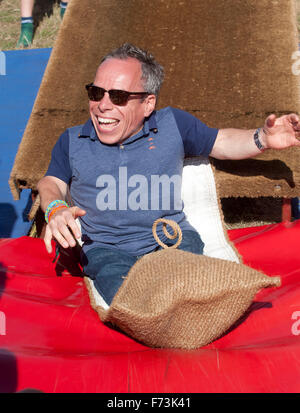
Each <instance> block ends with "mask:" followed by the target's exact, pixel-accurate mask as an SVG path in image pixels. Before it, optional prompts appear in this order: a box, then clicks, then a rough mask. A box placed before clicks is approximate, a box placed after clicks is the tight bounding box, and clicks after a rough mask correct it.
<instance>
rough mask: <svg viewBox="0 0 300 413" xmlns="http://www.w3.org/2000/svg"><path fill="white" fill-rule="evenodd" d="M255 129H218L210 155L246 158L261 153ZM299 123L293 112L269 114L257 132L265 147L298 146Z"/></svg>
mask: <svg viewBox="0 0 300 413" xmlns="http://www.w3.org/2000/svg"><path fill="white" fill-rule="evenodd" d="M254 133H255V130H254V129H253V130H242V129H220V130H219V132H218V135H217V139H216V142H215V144H214V147H213V149H212V152H211V154H210V155H211V156H212V157H214V158H217V159H246V158H251V157H254V156H256V155H258V154H260V153H261V150H260V149H259V148H258V147H257V145H256V144H255V141H254ZM299 137H300V123H299V117H298V116H297V115H295V114H290V115H284V116H281V117H280V118H276V116H275V115H270V116H269V117H268V118H267V119H266V121H265V124H264V127H263V128H261V130H260V132H259V140H260V142H261V144H262V145H263V147H264V148H265V149H285V148H289V147H291V146H300V142H299V140H298V139H299Z"/></svg>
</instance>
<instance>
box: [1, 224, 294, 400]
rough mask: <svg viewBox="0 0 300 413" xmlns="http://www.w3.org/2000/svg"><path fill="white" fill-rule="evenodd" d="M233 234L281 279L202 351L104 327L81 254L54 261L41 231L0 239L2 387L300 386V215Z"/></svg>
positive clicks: (247, 257)
mask: <svg viewBox="0 0 300 413" xmlns="http://www.w3.org/2000/svg"><path fill="white" fill-rule="evenodd" d="M229 237H230V239H231V240H233V241H234V243H235V245H236V247H237V249H238V251H239V252H240V253H241V255H242V256H243V258H244V263H245V264H247V265H249V266H251V267H254V268H256V269H258V270H261V271H263V272H265V273H266V274H268V275H281V278H282V286H281V287H280V288H276V289H274V288H273V289H265V290H262V291H260V292H259V293H258V294H257V295H256V297H255V300H254V302H253V304H252V305H251V307H250V308H249V310H248V311H247V312H246V314H245V315H244V316H243V317H242V319H240V320H239V321H238V323H236V325H234V326H233V327H232V328H231V329H230V331H229V332H227V334H225V335H223V337H221V338H219V339H218V340H216V341H215V342H213V343H211V344H210V345H208V346H206V347H203V348H199V349H197V350H193V351H183V350H168V349H152V348H148V347H146V346H144V345H142V344H140V343H138V342H135V341H134V340H132V339H131V338H129V337H127V336H125V335H123V334H122V333H120V332H118V331H114V330H112V329H110V328H109V327H107V326H105V325H103V324H102V323H101V322H100V320H99V318H98V315H97V314H96V312H95V311H94V310H92V308H91V307H90V303H89V297H88V293H87V291H86V288H85V285H84V281H83V279H82V274H81V271H80V267H79V266H78V265H77V264H76V261H74V260H73V259H72V257H70V256H69V255H67V254H65V253H64V254H61V256H60V258H59V261H58V262H56V263H53V262H52V261H53V258H54V257H53V256H49V255H48V254H47V252H46V250H45V248H44V244H43V241H42V240H41V239H37V238H29V237H26V236H24V237H21V238H16V239H2V240H0V263H1V273H0V275H1V276H0V367H1V368H0V392H17V391H20V390H23V389H26V388H34V389H38V390H41V391H43V392H49V393H62V392H72V393H73V392H79V393H81V392H88V393H94V392H101V393H112V392H114V393H123V392H124V393H131V392H132V393H148V392H153V393H164V392H166V393H173V392H174V393H175V392H176V393H187V392H188V393H196V392H208V393H210V392H221V393H224V392H225V393H226V392H247V393H249V392H251V393H252V392H259V393H262V392H266V393H267V392H281V393H287V392H299V391H300V380H299V376H300V255H299V252H298V241H299V239H300V221H295V222H294V223H289V224H284V223H281V224H276V225H268V226H264V227H255V228H244V229H238V230H231V231H229Z"/></svg>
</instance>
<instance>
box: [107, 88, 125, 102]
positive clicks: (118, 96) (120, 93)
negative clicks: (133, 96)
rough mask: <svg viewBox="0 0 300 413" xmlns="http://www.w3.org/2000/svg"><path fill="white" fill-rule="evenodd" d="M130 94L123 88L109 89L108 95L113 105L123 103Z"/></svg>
mask: <svg viewBox="0 0 300 413" xmlns="http://www.w3.org/2000/svg"><path fill="white" fill-rule="evenodd" d="M129 96H130V93H129V92H126V91H125V90H110V91H109V97H110V100H111V101H112V103H113V104H114V105H125V104H126V103H127V101H128V98H129Z"/></svg>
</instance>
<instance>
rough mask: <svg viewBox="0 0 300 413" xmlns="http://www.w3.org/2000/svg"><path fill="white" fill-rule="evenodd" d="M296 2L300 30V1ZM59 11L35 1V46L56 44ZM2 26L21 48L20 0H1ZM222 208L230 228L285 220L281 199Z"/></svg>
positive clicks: (9, 45)
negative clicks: (282, 214) (19, 43)
mask: <svg viewBox="0 0 300 413" xmlns="http://www.w3.org/2000/svg"><path fill="white" fill-rule="evenodd" d="M99 1H101V0H99ZM295 1H296V5H297V25H298V30H299V33H300V0H295ZM59 10H60V9H59V0H36V1H35V5H34V12H33V15H34V21H35V34H34V39H33V44H32V46H31V48H46V47H53V45H54V42H55V39H56V37H57V34H58V31H59V27H60V24H61V19H60V15H59ZM0 28H1V29H0V50H14V49H18V48H17V46H16V45H17V41H18V38H19V34H20V0H0ZM299 39H300V36H299ZM222 207H223V212H224V218H225V222H226V224H227V226H228V228H235V227H241V226H250V225H263V224H267V223H273V222H280V221H281V200H280V199H274V198H259V199H258V198H254V199H249V198H240V199H238V200H237V199H232V198H229V199H223V200H222Z"/></svg>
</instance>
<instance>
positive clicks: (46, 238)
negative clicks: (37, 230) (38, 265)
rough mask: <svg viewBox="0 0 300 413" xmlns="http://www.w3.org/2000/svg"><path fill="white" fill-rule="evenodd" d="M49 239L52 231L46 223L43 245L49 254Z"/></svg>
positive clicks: (50, 248)
mask: <svg viewBox="0 0 300 413" xmlns="http://www.w3.org/2000/svg"><path fill="white" fill-rule="evenodd" d="M51 240H52V232H51V230H50V228H49V225H47V226H46V232H45V236H44V243H45V246H46V250H47V251H48V253H49V254H51V252H52V245H51Z"/></svg>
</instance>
